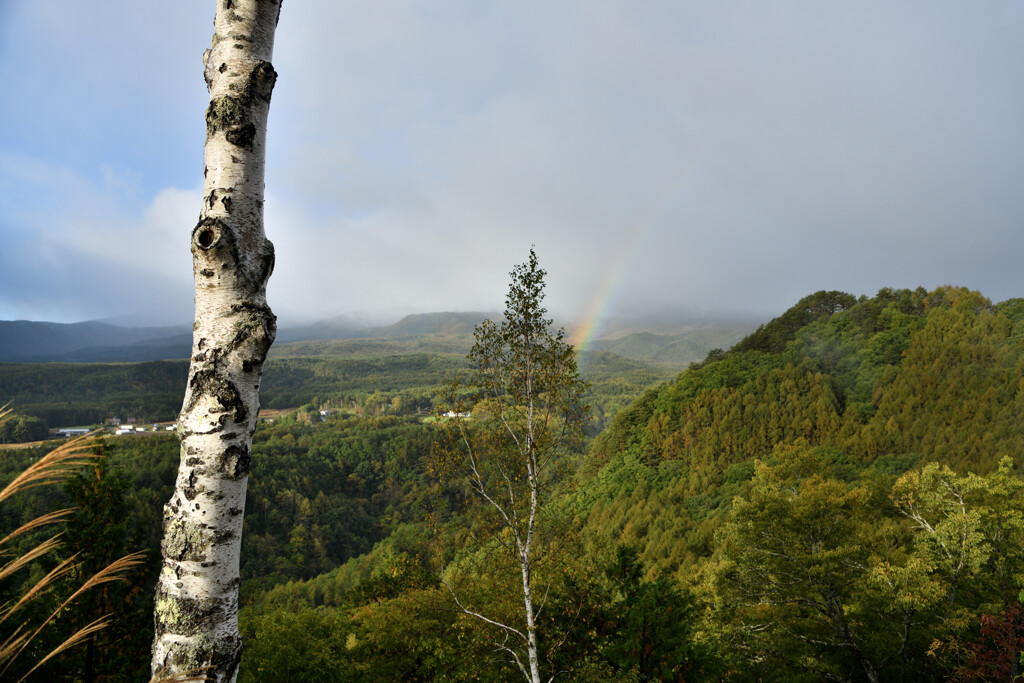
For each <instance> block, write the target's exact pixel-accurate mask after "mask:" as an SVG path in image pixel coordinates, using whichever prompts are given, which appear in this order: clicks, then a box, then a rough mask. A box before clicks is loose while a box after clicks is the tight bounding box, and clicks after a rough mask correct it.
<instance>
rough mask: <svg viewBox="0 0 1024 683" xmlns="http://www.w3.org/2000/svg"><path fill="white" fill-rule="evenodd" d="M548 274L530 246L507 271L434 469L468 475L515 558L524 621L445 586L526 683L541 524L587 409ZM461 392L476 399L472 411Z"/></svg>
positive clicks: (536, 674)
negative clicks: (557, 322) (551, 302)
mask: <svg viewBox="0 0 1024 683" xmlns="http://www.w3.org/2000/svg"><path fill="white" fill-rule="evenodd" d="M545 274H546V273H545V271H544V270H542V269H541V268H540V267H539V265H538V263H537V255H536V254H535V253H534V251H533V250H532V249H531V250H530V258H529V260H528V261H527V262H526V263H524V264H521V265H519V266H516V268H515V269H513V271H512V272H511V274H510V275H511V277H512V283H511V285H510V287H509V291H508V296H507V297H506V299H505V316H504V320H503V321H502V322H501V323H500V324H495V323H494V322H492V321H490V320H485V321H484V322H483V323H482V324H480V325H479V326H477V328H476V331H475V337H476V341H475V343H474V345H473V348H472V350H471V351H470V354H469V361H470V371H469V373H468V375H467V377H466V380H465V382H460V381H456V383H455V384H454V385H453V386H452V390H451V396H452V401H451V403H450V405H449V406H445V407H444V409H442V411H445V410H448V411H450V412H454V413H455V416H454V417H448V418H446V419H445V421H444V422H443V424H444V425H445V433H446V436H447V438H446V439H444V440H443V441H442V442H440V443H439V444H438V448H437V449H436V456H437V465H438V466H439V468H440V470H441V471H442V472H443V473H447V474H449V475H455V476H458V477H460V478H464V479H465V481H466V482H467V483H468V485H469V487H470V488H471V489H472V490H473V492H474V493H475V494H476V495H477V496H478V497H479V498H480V499H481V500H482V502H483V503H484V505H483V509H484V510H485V511H486V514H489V515H490V517H491V521H492V522H493V526H492V529H493V533H492V540H493V541H494V542H495V543H498V544H502V545H504V546H505V547H506V548H507V550H508V552H509V553H510V554H511V556H512V557H513V560H514V562H513V564H514V566H515V567H516V569H515V571H516V572H517V574H518V575H519V576H518V579H519V580H518V581H517V583H520V585H521V586H522V612H521V617H522V618H521V621H519V620H517V622H510V623H507V622H505V621H502V620H500V619H499V618H496V617H494V616H493V615H491V616H488V615H487V614H485V612H486V609H485V608H475V607H472V606H471V605H469V604H467V603H466V602H465V601H463V600H462V599H461V598H460V596H459V595H458V593H457V591H455V590H454V589H453V588H452V587H451V586H449V590H450V591H451V595H452V598H453V600H454V601H455V604H456V605H457V608H458V609H459V610H460V611H461V612H462V613H464V614H466V615H470V616H472V617H473V618H475V619H477V620H479V621H480V622H481V623H485V624H487V625H488V626H489V627H490V628H494V629H497V630H498V631H499V632H500V634H501V637H500V638H499V639H498V640H497V643H498V645H497V648H498V650H500V651H501V653H502V654H503V655H504V656H505V657H506V658H507V659H508V660H509V661H510V662H511V663H512V664H513V665H514V666H515V667H516V668H517V669H518V670H519V672H520V673H521V674H522V676H523V678H524V679H525V680H527V681H529V682H530V683H540V682H541V681H542V680H543V679H542V678H541V668H542V667H547V664H546V662H545V661H544V660H545V657H544V645H543V643H542V639H541V638H540V635H541V634H540V628H539V625H538V620H537V615H538V612H539V610H540V609H541V608H542V607H543V596H540V599H539V600H538V595H537V593H536V590H535V589H536V583H537V581H536V577H535V575H534V570H535V568H536V565H537V560H538V557H539V556H540V554H541V553H542V552H543V550H544V547H543V544H544V543H545V542H546V541H545V539H543V538H542V537H541V534H540V533H539V531H540V529H539V522H540V521H541V516H542V512H543V506H544V503H545V502H546V500H547V497H548V494H549V492H550V489H551V486H552V484H553V483H554V480H555V479H556V478H557V472H558V471H559V470H560V468H559V467H558V465H559V459H560V456H562V455H564V454H565V452H566V451H567V450H568V449H569V448H571V447H572V446H573V445H574V444H576V443H578V442H579V439H580V438H581V436H582V430H583V421H584V418H585V414H586V408H585V406H584V405H583V401H582V395H583V392H584V390H585V384H584V383H583V382H582V381H581V380H580V378H579V372H578V370H577V367H576V356H575V351H574V349H573V347H572V346H571V345H570V344H568V343H566V341H565V331H564V330H563V329H559V330H558V331H557V332H553V331H552V329H551V324H552V321H551V320H550V319H548V318H546V317H545V316H546V315H547V310H546V309H545V308H544V307H543V306H542V302H543V299H544V276H545ZM460 394H462V395H466V394H468V396H469V397H470V399H471V400H472V401H475V402H476V405H475V407H474V408H473V410H472V412H471V413H470V414H469V415H468V416H467V413H466V408H465V407H464V405H460V404H464V403H465V401H459V400H457V397H458V396H459V395H460ZM446 585H447V584H446ZM552 677H553V676H551V677H549V678H548V680H551V678H552Z"/></svg>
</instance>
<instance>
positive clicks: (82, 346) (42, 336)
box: [0, 320, 192, 363]
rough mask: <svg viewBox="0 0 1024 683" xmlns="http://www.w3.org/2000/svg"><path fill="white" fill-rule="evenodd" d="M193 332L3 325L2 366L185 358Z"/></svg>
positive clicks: (81, 325)
mask: <svg viewBox="0 0 1024 683" xmlns="http://www.w3.org/2000/svg"><path fill="white" fill-rule="evenodd" d="M191 343H192V331H191V330H190V329H189V328H188V327H187V326H184V325H180V326H174V327H120V326H118V325H111V324H110V323H104V322H99V321H88V322H81V323H50V322H33V321H29V320H0V361H2V362H8V363H39V362H51V361H69V362H82V361H129V360H131V361H134V360H163V359H165V358H187V357H188V353H189V348H190V346H191Z"/></svg>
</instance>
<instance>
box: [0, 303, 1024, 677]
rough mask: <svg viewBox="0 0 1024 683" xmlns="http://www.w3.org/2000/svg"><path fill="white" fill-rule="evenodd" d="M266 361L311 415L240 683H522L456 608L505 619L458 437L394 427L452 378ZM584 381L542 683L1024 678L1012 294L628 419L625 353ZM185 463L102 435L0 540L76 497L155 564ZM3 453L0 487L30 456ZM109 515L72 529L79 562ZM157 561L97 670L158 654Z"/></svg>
mask: <svg viewBox="0 0 1024 683" xmlns="http://www.w3.org/2000/svg"><path fill="white" fill-rule="evenodd" d="M321 362H322V364H320V365H318V363H321ZM279 363H282V364H290V363H293V364H294V366H292V365H287V367H289V368H290V372H289V375H290V376H294V377H298V379H297V380H296V385H295V388H294V389H289V387H288V386H286V385H285V386H280V387H277V388H276V389H275V390H276V391H289V390H292V391H294V392H296V393H295V396H296V397H297V398H296V400H299V398H301V397H304V396H305V395H306V394H303V393H302V392H304V391H309V392H311V393H310V394H309V395H310V396H314V395H315V397H316V398H317V404H316V405H314V404H313V403H308V402H307V401H304V402H307V403H308V405H306V406H305V407H304V408H303V409H302V410H299V411H297V412H295V413H293V414H292V415H291V416H290V417H286V418H282V419H278V420H276V421H275V422H274V423H273V424H262V425H261V426H260V427H259V429H258V430H257V432H256V435H255V440H254V446H253V463H252V474H251V480H250V489H249V497H248V500H247V505H246V522H245V523H246V527H245V534H244V541H243V542H244V549H243V567H242V579H243V584H242V594H243V599H244V602H245V605H246V607H245V609H243V611H242V614H241V620H242V629H243V635H244V637H245V639H246V644H247V649H246V651H245V654H244V658H243V663H242V668H241V671H240V680H246V681H256V680H291V681H314V680H354V681H380V680H481V681H507V680H514V678H515V676H516V675H518V674H517V673H516V672H515V669H514V668H513V666H512V665H511V664H510V663H509V662H508V661H507V659H505V658H503V657H502V655H501V651H500V649H496V648H498V646H500V643H501V637H502V636H501V633H500V632H498V631H492V630H488V629H486V628H483V627H481V625H480V624H479V623H477V622H476V621H474V620H471V619H468V618H466V617H465V615H460V614H459V613H458V611H457V610H455V609H453V603H452V600H453V598H452V595H453V592H452V590H449V586H451V587H453V589H454V591H457V594H459V595H461V598H462V600H463V603H464V604H465V603H467V602H468V603H469V604H471V605H472V606H473V607H474V608H475V609H479V610H481V611H482V612H485V613H486V614H487V615H489V616H493V617H495V618H503V619H509V620H511V619H514V618H515V604H514V601H513V600H512V598H511V597H510V596H512V595H514V592H515V586H514V584H515V582H516V580H517V578H516V576H515V573H514V572H511V573H510V572H509V568H510V567H512V566H513V563H512V562H510V558H509V556H508V552H507V550H505V549H504V546H503V544H502V538H501V537H500V536H495V535H492V534H491V533H490V530H491V529H490V527H489V526H488V524H487V523H486V522H485V518H484V517H483V516H482V515H481V509H480V502H479V501H478V500H477V499H476V498H474V497H473V495H472V491H471V490H470V488H469V487H468V486H467V485H466V483H465V482H460V481H459V480H453V479H451V478H449V477H447V476H445V475H444V472H442V471H440V470H439V469H438V468H437V462H436V460H435V458H434V450H435V445H436V443H437V439H438V435H439V433H440V428H441V427H442V426H443V423H438V422H431V421H423V420H422V419H420V418H419V417H417V416H415V415H413V414H406V415H401V414H396V413H401V412H402V411H400V410H395V406H396V405H398V406H401V405H402V400H401V398H400V397H401V395H402V392H403V391H407V392H410V393H409V394H408V396H409V397H414V396H419V397H423V398H427V397H430V396H432V395H433V394H432V393H431V392H432V391H433V389H429V390H427V389H424V387H427V386H428V385H429V384H430V383H431V382H433V381H434V380H433V378H434V376H435V375H446V374H448V373H453V372H454V371H455V370H456V369H457V364H456V363H450V364H449V361H448V360H444V361H440V360H438V359H436V358H433V357H409V358H406V359H405V360H403V361H401V362H398V361H397V360H396V361H394V362H391V361H389V362H388V363H387V364H384V365H381V366H375V365H373V364H372V363H370V364H368V365H365V366H363V365H352V366H349V365H343V364H342V365H339V364H337V362H336V361H321V360H317V359H282V360H280V361H279ZM435 364H437V365H435ZM585 366H586V367H588V368H589V369H588V373H589V378H590V380H591V381H592V382H593V383H594V386H593V387H592V389H591V397H592V398H593V399H595V400H594V401H593V402H594V403H596V404H597V405H596V407H592V410H591V412H592V414H594V415H593V417H594V418H597V419H594V420H592V422H591V434H596V437H595V438H593V439H592V440H591V442H590V444H589V445H588V446H587V447H586V448H585V449H584V450H580V451H578V452H574V453H567V454H565V456H564V460H563V461H562V462H561V463H560V464H561V465H563V466H564V467H563V469H561V470H560V472H561V474H560V476H559V477H558V478H557V479H556V480H555V481H554V483H553V484H552V490H551V491H550V493H551V498H550V501H551V504H550V505H549V506H548V507H547V508H546V512H545V516H544V518H543V525H542V533H541V534H540V536H541V538H542V540H543V554H542V558H543V561H542V562H541V563H540V564H539V566H538V569H537V573H538V577H539V580H540V585H543V586H545V589H544V603H543V604H544V607H543V608H542V610H541V614H542V615H543V617H542V620H541V626H540V634H541V635H540V637H541V639H542V643H543V644H545V646H546V649H545V651H546V652H548V653H549V656H550V661H549V662H548V664H547V665H549V666H550V667H551V668H552V670H558V671H562V672H563V673H562V674H561V676H562V677H563V678H564V679H565V680H580V681H605V680H623V681H629V680H635V681H639V680H669V681H678V680H687V681H689V680H720V679H727V680H807V681H814V680H823V679H832V680H849V681H862V680H868V681H881V680H885V681H889V680H897V681H899V680H902V681H927V680H949V679H955V680H994V679H998V680H1008V679H1009V678H1011V677H1013V676H1014V675H1016V674H1017V673H1019V664H1018V654H1019V652H1020V651H1021V650H1022V649H1024V614H1022V610H1021V605H1020V601H1019V598H1018V594H1019V592H1020V590H1021V588H1022V584H1024V477H1022V476H1021V469H1020V458H1021V453H1022V452H1024V448H1022V446H1024V432H1022V430H1021V428H1020V425H1021V423H1022V420H1024V379H1022V378H1024V300H1020V299H1014V300H1009V301H1005V302H1002V303H999V304H992V303H991V302H989V301H988V300H986V299H985V298H984V297H983V296H981V295H980V294H978V293H975V292H971V291H968V290H964V289H959V288H952V287H946V288H940V289H938V290H935V291H932V292H927V291H925V290H923V289H918V290H882V291H881V292H879V293H878V294H877V295H876V296H874V297H871V298H867V297H860V298H857V297H853V296H851V295H848V294H843V293H839V292H819V293H817V294H814V295H811V296H809V297H806V298H805V299H803V300H801V301H800V302H798V303H797V305H796V306H794V307H793V308H791V309H790V310H789V311H786V312H785V313H784V314H782V315H780V316H779V317H778V318H776V319H775V320H773V321H771V322H770V323H768V324H766V325H764V326H763V327H761V328H760V329H758V330H757V331H755V332H754V333H752V334H751V335H749V336H748V337H746V338H745V339H743V340H742V341H740V342H739V343H738V344H737V345H736V346H735V347H733V349H731V350H728V351H722V352H713V353H712V354H710V355H709V356H708V357H707V358H706V359H705V360H704V361H703V362H701V363H695V364H693V365H692V366H691V367H690V368H689V369H688V370H686V371H684V372H682V373H680V374H679V375H678V376H677V377H675V378H674V379H673V380H672V381H669V382H666V383H663V384H658V385H656V386H654V387H653V388H650V389H648V390H646V391H645V392H643V393H642V395H639V398H636V400H632V398H633V397H636V396H638V394H640V392H641V391H642V389H643V387H645V386H649V385H650V383H651V382H653V381H655V380H657V379H658V376H657V374H656V373H655V372H654V371H652V370H651V369H650V368H649V366H644V365H642V364H635V365H631V364H630V362H625V361H623V359H621V358H618V357H617V356H614V355H611V354H607V355H594V356H592V357H591V358H590V359H589V360H588V362H587V363H585ZM282 367H285V365H282ZM304 373H308V375H307V374H304ZM267 376H268V378H270V377H271V371H270V370H268V375H267ZM320 376H330V377H332V378H335V379H337V378H341V377H345V378H347V377H352V378H353V380H352V381H353V382H355V384H356V385H357V386H360V387H361V386H363V384H361V383H362V382H366V385H365V386H366V391H367V392H369V389H370V388H371V385H375V386H377V388H378V389H380V390H381V391H382V392H383V391H384V390H388V391H390V392H392V395H391V396H390V397H389V399H388V401H387V405H388V406H390V408H389V409H387V410H385V409H381V410H377V411H368V410H366V409H365V406H366V405H367V404H365V403H364V404H363V408H364V409H363V410H362V414H363V416H362V417H360V416H358V415H357V414H347V413H345V412H344V411H341V412H338V413H335V414H331V415H328V416H326V417H322V416H321V415H320V414H319V411H318V410H317V409H316V408H317V407H318V406H319V404H325V403H328V402H330V401H332V400H335V401H338V402H341V401H342V399H343V396H344V393H343V392H338V390H337V388H336V387H337V386H338V385H337V384H333V385H332V384H327V383H325V384H324V385H323V386H320V385H318V383H317V380H316V378H317V377H320ZM344 385H345V384H344V382H342V386H344ZM332 386H333V387H335V388H334V389H332V388H331V387H332ZM349 386H351V384H350V385H349ZM332 391H333V392H334V393H332ZM268 395H269V392H268ZM367 395H369V394H367ZM396 397H398V398H399V399H400V400H399V401H398V402H397V404H396V403H395V402H394V401H393V400H392V399H393V398H396ZM364 398H365V397H364ZM69 399H70V397H69ZM429 400H430V399H429V398H427V401H428V402H429ZM627 404H628V405H627ZM380 405H384V403H383V402H382V403H380ZM475 410H486V404H485V403H481V404H480V405H479V406H477V407H474V411H475ZM389 411H390V412H389ZM374 413H376V414H377V415H378V416H377V417H372V415H373V414H374ZM602 424H603V425H604V426H603V428H602V427H601V425H602ZM176 447H177V443H176V440H175V439H174V438H173V436H170V435H167V436H156V435H154V436H153V437H150V438H147V439H142V438H138V439H135V438H131V437H129V438H127V439H113V438H111V439H107V440H106V442H105V446H104V449H105V450H106V451H107V452H108V457H107V460H106V465H105V469H104V470H103V471H102V472H100V473H99V475H98V476H92V475H91V474H89V475H88V476H86V477H83V478H82V479H80V480H76V482H77V483H72V484H71V485H69V487H68V489H67V492H66V493H65V494H61V495H57V494H56V493H53V492H46V491H45V490H37V491H36V492H35V493H32V494H31V495H29V496H26V497H25V498H23V499H21V502H20V503H19V505H20V506H22V507H18V508H16V509H15V510H14V512H15V514H12V515H8V514H7V511H6V510H5V514H4V528H2V529H0V532H3V531H4V529H6V527H7V526H8V525H13V524H16V523H18V522H19V520H24V519H28V518H29V517H28V516H29V515H30V514H33V513H38V512H39V511H40V510H43V509H46V508H47V506H50V509H52V508H53V507H54V506H59V505H62V504H65V503H66V502H67V497H66V496H70V497H71V498H72V499H73V500H74V501H81V502H83V503H84V508H85V509H90V510H91V509H93V507H94V506H95V507H96V509H99V510H101V511H107V512H104V513H103V514H108V515H115V516H117V515H121V516H122V518H124V519H130V522H129V523H128V524H126V525H121V526H118V527H117V528H116V530H115V531H112V532H110V533H107V534H105V535H103V536H102V537H98V538H100V541H97V542H96V543H94V544H93V545H92V546H91V547H86V548H85V550H86V551H88V552H102V553H104V555H105V556H107V555H114V554H115V553H118V552H122V551H125V552H126V551H127V550H130V549H135V548H140V547H146V548H150V549H153V548H155V547H156V544H158V540H157V539H158V537H159V519H160V506H161V505H162V503H163V501H164V500H166V498H167V495H168V491H169V487H170V484H171V480H172V478H173V471H174V466H175V461H176V458H177V451H176ZM8 453H11V455H8V456H5V458H6V459H5V460H4V461H3V468H2V472H0V484H2V483H4V482H5V481H7V480H9V479H10V478H11V477H12V476H13V473H14V472H16V471H18V470H19V469H20V468H23V467H24V466H25V465H26V464H27V463H28V462H30V461H31V458H32V457H35V454H34V453H33V452H28V451H22V452H17V453H15V452H8ZM91 482H92V483H91ZM87 484H88V485H87ZM62 496H65V497H63V498H62ZM126 510H127V511H128V512H127V513H126V512H125V511H126ZM118 511H120V512H118ZM102 519H105V518H104V517H103V515H102V514H99V515H92V516H84V517H82V518H81V519H79V520H78V521H76V522H75V524H77V525H79V526H76V527H75V529H77V530H78V531H76V532H75V533H77V534H79V536H76V538H78V537H82V534H88V533H94V532H89V530H90V529H94V528H96V525H97V524H100V523H101V520H102ZM90 525H93V526H90ZM72 535H73V536H74V534H72ZM150 560H151V561H152V562H151V564H150V567H149V570H148V571H149V574H148V575H145V576H144V575H143V574H142V573H140V574H139V575H138V576H136V578H135V581H136V584H135V585H134V587H132V588H130V589H129V588H128V587H125V590H126V591H127V593H125V595H122V594H121V593H116V592H115V593H111V594H110V597H109V598H108V599H109V600H112V601H115V602H116V601H124V600H127V602H126V603H125V604H126V608H125V611H124V614H123V623H121V622H119V624H118V626H117V627H116V628H115V630H113V631H111V632H110V633H109V635H104V636H101V641H100V642H101V644H103V647H102V648H100V649H99V650H98V651H97V652H96V657H97V660H96V662H97V663H96V666H97V667H98V669H97V670H98V671H102V672H105V673H106V675H110V676H118V675H126V674H125V672H129V671H131V670H132V669H131V667H132V664H131V662H132V661H133V657H137V656H142V657H143V659H144V658H145V656H144V655H140V654H139V653H141V652H144V649H145V648H147V647H148V640H147V638H148V636H147V634H146V632H145V629H146V628H149V627H148V626H147V624H148V623H151V621H148V615H149V612H148V610H149V609H150V607H151V597H150V596H151V595H152V589H151V586H152V581H153V574H152V572H153V571H154V563H155V561H156V553H155V552H154V551H152V550H151V553H150ZM0 589H3V590H7V589H5V588H4V586H3V585H2V584H0ZM112 590H113V589H112ZM5 594H6V593H5ZM125 596H129V597H125ZM0 601H2V599H0ZM118 604H120V603H118ZM87 607H89V609H96V608H97V607H96V606H87ZM92 614H93V612H90V611H88V609H86V608H83V611H82V612H81V613H78V612H76V613H75V614H74V616H72V617H69V621H70V622H73V623H88V621H87V620H88V619H89V618H91V616H90V615H92ZM133 648H134V649H133ZM83 657H84V652H82V653H79V654H78V655H75V656H73V657H70V658H68V659H66V660H64V662H63V663H57V664H55V665H54V666H53V667H52V668H51V670H50V671H49V673H50V674H52V675H55V676H56V675H58V674H61V672H65V673H66V672H68V671H80V670H81V667H82V666H84V659H83ZM61 667H64V668H61ZM76 667H78V668H76Z"/></svg>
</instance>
